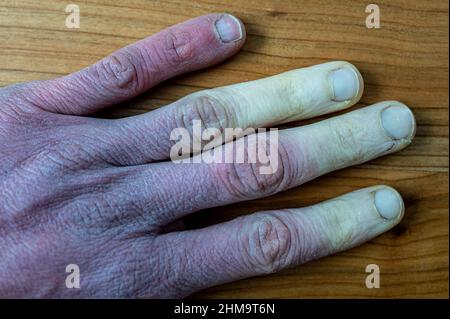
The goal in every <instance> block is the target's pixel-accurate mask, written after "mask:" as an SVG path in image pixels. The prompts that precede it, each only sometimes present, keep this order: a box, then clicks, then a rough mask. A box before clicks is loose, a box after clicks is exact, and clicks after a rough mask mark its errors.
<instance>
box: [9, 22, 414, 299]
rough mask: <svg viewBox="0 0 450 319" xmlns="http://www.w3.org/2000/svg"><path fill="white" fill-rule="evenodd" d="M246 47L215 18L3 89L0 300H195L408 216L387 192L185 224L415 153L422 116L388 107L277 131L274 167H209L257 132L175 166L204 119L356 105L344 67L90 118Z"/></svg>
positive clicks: (311, 112)
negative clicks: (182, 144)
mask: <svg viewBox="0 0 450 319" xmlns="http://www.w3.org/2000/svg"><path fill="white" fill-rule="evenodd" d="M244 41H245V30H244V27H243V25H242V24H241V23H240V22H239V21H238V20H237V19H235V18H234V17H232V16H230V15H225V14H211V15H207V16H202V17H199V18H196V19H193V20H190V21H188V22H185V23H182V24H180V25H177V26H174V27H171V28H169V29H167V30H164V31H162V32H160V33H158V34H156V35H154V36H151V37H149V38H146V39H144V40H142V41H140V42H137V43H135V44H133V45H131V46H128V47H126V48H123V49H121V50H119V51H117V52H115V53H114V54H112V55H111V56H109V57H107V58H105V59H103V60H101V61H99V62H98V63H96V64H94V65H93V66H90V67H88V68H86V69H84V70H81V71H79V72H76V73H74V74H71V75H68V76H64V77H62V78H57V79H52V80H45V81H36V82H29V83H23V84H18V85H13V86H9V87H5V88H2V89H1V90H0V105H1V107H0V145H1V148H0V203H1V204H0V296H3V297H26V296H29V297H182V296H186V295H189V294H191V293H193V292H195V291H197V290H200V289H203V288H207V287H210V286H214V285H218V284H221V283H225V282H229V281H234V280H239V279H241V278H246V277H250V276H256V275H261V274H268V273H272V272H275V271H278V270H281V269H283V268H286V267H292V266H295V265H299V264H302V263H305V262H307V261H309V260H312V259H316V258H320V257H322V256H326V255H329V254H332V253H335V252H338V251H342V250H345V249H348V248H351V247H353V246H356V245H359V244H361V243H363V242H365V241H367V240H369V239H371V238H373V237H375V236H377V235H379V234H381V233H383V232H385V231H387V230H389V229H390V228H392V227H393V226H395V225H396V224H397V223H398V222H399V221H400V220H401V218H402V216H403V213H404V205H403V201H402V199H401V197H400V195H399V194H398V193H397V192H396V191H395V190H393V189H391V188H389V187H387V186H374V187H370V188H365V189H361V190H358V191H355V192H352V193H349V194H346V195H343V196H340V197H338V198H335V199H331V200H328V201H326V202H323V203H319V204H317V205H314V206H310V207H305V208H299V209H284V210H279V211H266V212H257V213H254V214H251V215H248V216H243V217H240V218H237V219H235V220H232V221H229V222H226V223H220V224H217V225H214V226H209V227H206V228H202V229H197V230H186V229H183V226H182V223H181V222H180V223H178V221H180V220H181V219H182V218H183V217H184V216H186V215H188V214H190V213H192V212H195V211H198V210H201V209H206V208H210V207H217V206H222V205H226V204H230V203H234V202H239V201H244V200H250V199H255V198H259V197H264V196H269V195H272V194H275V193H277V192H280V191H283V190H285V189H289V188H292V187H295V186H298V185H301V184H303V183H305V182H307V181H309V180H312V179H314V178H316V177H318V176H320V175H323V174H326V173H328V172H330V171H333V170H336V169H341V168H344V167H347V166H351V165H355V164H360V163H363V162H365V161H368V160H371V159H373V158H376V157H378V156H382V155H386V154H390V153H392V152H396V151H398V150H400V149H402V148H404V147H405V146H407V145H408V144H409V143H410V142H411V140H412V138H413V136H414V131H415V121H414V117H413V115H412V113H411V111H410V110H409V109H408V108H407V107H406V106H404V105H403V104H401V103H399V102H394V101H388V102H381V103H378V104H375V105H372V106H369V107H365V108H361V109H358V110H356V111H353V112H350V113H347V114H344V115H340V116H336V117H333V118H331V119H328V120H325V121H321V122H318V123H315V124H311V125H305V126H302V127H298V128H292V129H286V130H280V131H279V132H278V139H277V141H278V151H277V152H276V153H274V154H275V157H271V160H270V162H268V163H262V162H260V161H259V159H257V161H256V162H255V163H251V162H244V163H238V162H231V163H230V162H214V161H212V163H209V162H211V161H208V159H209V160H211V159H213V158H217V156H219V157H222V156H224V157H226V155H227V154H229V153H230V152H236V153H238V151H242V152H244V154H245V156H244V157H245V158H248V157H249V154H248V153H249V150H250V149H251V148H250V146H251V145H252V142H251V139H250V136H252V135H249V136H247V137H243V135H244V132H242V133H241V134H240V135H239V136H237V137H238V138H239V137H241V138H242V139H239V140H237V141H233V138H229V137H225V142H226V143H227V144H224V145H234V147H231V148H230V147H226V146H220V145H217V143H216V144H214V145H210V146H217V147H216V148H214V149H213V150H209V151H208V150H206V151H205V152H204V153H203V154H194V155H193V156H194V157H195V158H196V159H199V163H177V162H173V161H169V157H170V156H169V155H170V153H171V150H172V149H173V147H174V145H175V143H176V141H173V140H171V139H170V136H171V133H172V132H173V131H174V130H175V129H177V128H186V129H187V131H188V132H189V134H190V137H191V139H194V140H195V139H200V137H199V136H197V135H196V134H195V132H194V124H193V123H194V121H195V120H200V121H201V124H202V126H203V127H206V128H210V129H211V132H213V133H214V134H218V132H224V131H225V129H226V128H242V129H246V128H259V127H270V126H272V125H278V124H282V123H287V122H290V121H294V120H301V119H306V118H312V117H315V116H318V115H322V114H326V113H331V112H335V111H338V110H342V109H345V108H348V107H350V106H352V105H354V104H355V103H356V102H357V101H358V100H359V99H360V98H361V95H362V92H363V81H362V78H361V75H360V74H359V72H358V71H357V69H356V68H355V67H354V66H353V65H351V64H349V63H346V62H332V63H326V64H321V65H317V66H313V67H309V68H304V69H298V70H293V71H290V72H286V73H283V74H280V75H276V76H273V77H269V78H266V79H262V80H258V81H253V82H247V83H241V84H236V85H232V86H228V87H223V88H217V89H211V90H205V91H200V92H197V93H195V94H192V95H189V96H186V97H184V98H182V99H181V100H179V101H176V102H174V103H172V104H170V105H167V106H165V107H162V108H160V109H158V110H156V111H153V112H150V113H147V114H143V115H139V116H133V117H128V118H123V119H116V120H111V119H98V118H92V117H88V116H87V115H89V114H92V113H94V112H96V111H99V110H101V109H104V108H106V107H108V106H111V105H114V104H116V103H118V102H121V101H124V100H127V99H129V98H132V97H134V96H137V95H138V94H140V93H142V92H144V91H146V90H148V89H150V88H151V87H153V86H155V85H156V84H158V83H160V82H162V81H164V80H166V79H169V78H171V77H174V76H176V75H179V74H182V73H185V72H189V71H193V70H197V69H200V68H204V67H207V66H210V65H213V64H216V63H218V62H220V61H222V60H224V59H226V58H228V57H230V56H232V55H233V54H235V53H236V52H237V51H238V50H239V49H240V48H241V46H242V45H243V43H244ZM214 129H218V130H214ZM261 134H262V133H261ZM258 136H259V135H258ZM239 141H245V142H247V143H239ZM258 147H260V146H258ZM267 151H268V150H266V149H263V153H267ZM274 154H271V155H274ZM262 167H266V168H267V167H268V168H269V169H271V173H270V174H262V173H261V170H260V169H261V168H262ZM68 264H76V265H78V266H79V268H80V271H81V288H80V289H67V288H66V286H65V279H66V276H67V274H66V272H65V268H66V265H68Z"/></svg>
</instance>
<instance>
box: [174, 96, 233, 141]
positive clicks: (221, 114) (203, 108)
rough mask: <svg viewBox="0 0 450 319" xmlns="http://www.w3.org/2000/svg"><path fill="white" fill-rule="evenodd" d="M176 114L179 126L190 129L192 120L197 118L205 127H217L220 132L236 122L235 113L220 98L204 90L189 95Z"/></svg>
mask: <svg viewBox="0 0 450 319" xmlns="http://www.w3.org/2000/svg"><path fill="white" fill-rule="evenodd" d="M182 103H185V104H184V107H183V108H180V109H179V114H178V116H177V118H178V123H179V124H180V126H181V127H184V128H187V129H192V126H193V121H194V120H199V121H200V122H201V124H202V126H204V127H205V128H217V129H219V130H220V131H221V132H223V131H224V129H225V128H227V127H233V126H234V124H235V123H236V121H235V114H234V113H233V111H232V110H231V109H230V108H229V107H228V106H227V105H226V103H224V102H223V101H222V100H221V99H220V98H218V97H215V96H212V95H208V94H207V93H206V92H202V93H200V94H196V95H194V96H190V97H188V98H187V100H185V101H183V102H182Z"/></svg>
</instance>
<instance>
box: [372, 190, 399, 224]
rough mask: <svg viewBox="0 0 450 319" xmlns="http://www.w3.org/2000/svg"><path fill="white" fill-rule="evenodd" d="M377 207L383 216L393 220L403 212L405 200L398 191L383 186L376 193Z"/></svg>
mask: <svg viewBox="0 0 450 319" xmlns="http://www.w3.org/2000/svg"><path fill="white" fill-rule="evenodd" d="M375 207H376V208H377V210H378V213H379V214H380V215H381V216H382V217H383V218H385V219H389V220H392V219H396V218H397V217H398V216H399V215H400V214H402V211H403V201H402V199H401V197H400V195H399V194H398V193H397V192H396V191H394V190H392V189H388V188H383V189H380V190H377V191H376V193H375Z"/></svg>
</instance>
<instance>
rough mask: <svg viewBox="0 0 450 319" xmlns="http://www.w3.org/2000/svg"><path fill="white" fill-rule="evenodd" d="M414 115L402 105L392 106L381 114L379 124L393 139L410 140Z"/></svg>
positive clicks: (412, 133)
mask: <svg viewBox="0 0 450 319" xmlns="http://www.w3.org/2000/svg"><path fill="white" fill-rule="evenodd" d="M414 122H415V121H414V115H413V114H412V112H411V110H410V109H409V108H407V107H406V106H404V105H393V106H390V107H388V108H386V109H384V110H383V112H382V113H381V123H382V125H383V128H384V130H385V131H386V133H387V134H388V135H389V136H391V137H392V138H394V139H397V140H399V139H404V138H412V136H413V135H414V127H415V124H414Z"/></svg>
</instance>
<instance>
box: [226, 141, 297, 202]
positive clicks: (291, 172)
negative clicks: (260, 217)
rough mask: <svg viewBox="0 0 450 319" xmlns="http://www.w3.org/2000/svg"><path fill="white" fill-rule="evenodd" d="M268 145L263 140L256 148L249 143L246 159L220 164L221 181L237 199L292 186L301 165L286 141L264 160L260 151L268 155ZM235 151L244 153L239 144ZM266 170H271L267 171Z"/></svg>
mask: <svg viewBox="0 0 450 319" xmlns="http://www.w3.org/2000/svg"><path fill="white" fill-rule="evenodd" d="M266 147H267V145H263V144H260V143H258V145H257V146H256V147H252V143H246V145H245V150H244V153H245V155H244V157H245V158H244V160H243V162H241V161H237V160H235V161H233V163H227V164H224V165H219V166H217V167H218V169H217V174H218V175H219V181H220V184H221V185H223V187H224V188H225V191H226V192H227V194H230V195H231V197H232V198H233V200H235V199H238V200H241V199H249V198H257V197H261V196H268V195H272V194H275V193H277V192H279V191H281V190H283V189H285V188H287V187H289V185H292V182H293V181H294V180H295V176H296V175H297V174H298V172H296V170H297V168H296V167H297V166H295V165H293V163H292V160H291V158H290V156H289V155H288V153H287V152H286V150H285V149H284V147H283V146H282V143H279V145H278V149H277V150H276V151H274V150H271V152H274V154H270V156H268V157H267V158H266V159H264V160H263V159H262V158H260V156H259V154H262V153H266V154H267V152H268V151H267V150H265V148H266ZM260 148H264V150H261V149H260ZM235 150H236V152H240V151H239V147H236V149H235ZM225 152H227V150H225ZM249 154H254V155H249ZM255 154H256V155H255ZM236 156H237V155H236ZM251 157H253V160H252V159H251ZM263 169H264V170H267V171H270V172H268V173H267V172H263Z"/></svg>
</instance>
